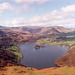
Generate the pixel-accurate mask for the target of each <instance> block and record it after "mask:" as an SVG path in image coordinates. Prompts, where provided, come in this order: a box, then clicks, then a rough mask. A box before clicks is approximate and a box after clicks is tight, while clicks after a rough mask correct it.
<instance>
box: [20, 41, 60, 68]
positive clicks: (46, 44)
mask: <svg viewBox="0 0 75 75" xmlns="http://www.w3.org/2000/svg"><path fill="white" fill-rule="evenodd" d="M32 43H34V44H36V42H31V43H24V44H32ZM20 45H21V44H20ZM46 45H50V44H46ZM51 46H55V45H51ZM56 46H60V45H56ZM20 51H21V50H20ZM23 57H24V55H23V56H22V58H23ZM22 58H21V59H22ZM20 61H21V60H20ZM55 65H56V64H55ZM56 66H57V65H56ZM57 67H59V66H57Z"/></svg>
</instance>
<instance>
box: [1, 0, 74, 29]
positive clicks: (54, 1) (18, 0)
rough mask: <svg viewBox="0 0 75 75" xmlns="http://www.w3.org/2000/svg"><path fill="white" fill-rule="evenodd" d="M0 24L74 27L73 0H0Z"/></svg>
mask: <svg viewBox="0 0 75 75" xmlns="http://www.w3.org/2000/svg"><path fill="white" fill-rule="evenodd" d="M0 25H1V26H10V27H16V26H64V27H67V28H75V0H0Z"/></svg>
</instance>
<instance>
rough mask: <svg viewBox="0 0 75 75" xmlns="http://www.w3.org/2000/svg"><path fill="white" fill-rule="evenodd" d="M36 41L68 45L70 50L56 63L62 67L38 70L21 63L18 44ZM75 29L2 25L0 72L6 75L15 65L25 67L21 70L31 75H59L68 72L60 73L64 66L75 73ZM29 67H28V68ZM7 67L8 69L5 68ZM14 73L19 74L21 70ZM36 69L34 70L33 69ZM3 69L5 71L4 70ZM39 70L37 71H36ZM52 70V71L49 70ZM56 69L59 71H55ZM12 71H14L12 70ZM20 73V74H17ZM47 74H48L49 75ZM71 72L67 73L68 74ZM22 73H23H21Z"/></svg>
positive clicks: (0, 33)
mask: <svg viewBox="0 0 75 75" xmlns="http://www.w3.org/2000/svg"><path fill="white" fill-rule="evenodd" d="M34 42H35V43H36V44H48V45H55V46H56V45H60V46H68V51H67V52H66V53H65V54H64V55H63V56H61V57H59V58H58V59H57V60H56V62H55V64H56V65H57V66H60V68H57V67H56V68H50V69H45V70H37V69H34V68H29V69H28V67H26V65H22V64H20V63H19V61H20V60H21V58H22V57H23V55H22V54H20V53H19V52H20V48H19V47H18V45H21V44H29V43H34ZM74 57H75V29H71V30H70V29H67V28H64V27H60V26H53V27H36V26H32V27H31V26H28V27H27V26H26V27H25V26H24V27H3V26H1V27H0V68H1V70H0V73H1V74H4V75H9V74H11V73H9V74H5V72H6V71H7V69H6V68H8V70H9V69H10V68H11V70H12V69H13V67H14V66H15V67H16V68H17V69H18V67H19V66H20V67H19V68H21V67H23V68H24V69H22V70H21V73H22V75H23V74H25V73H26V74H28V75H29V74H30V75H35V74H36V75H40V74H42V75H45V74H44V73H47V74H48V75H50V74H52V75H54V74H57V75H61V74H62V75H66V73H67V72H64V71H63V72H64V73H63V72H62V73H60V70H61V69H63V68H65V69H66V68H67V70H70V69H71V70H72V73H71V74H72V75H74V74H73V73H74V72H73V71H75V62H74V61H75V58H74ZM26 68H27V69H26ZM4 69H6V70H4ZM17 69H16V74H13V75H19V72H17ZM33 69H34V70H33ZM2 70H3V71H2ZM36 70H37V71H36ZM48 70H51V72H48ZM54 71H58V72H57V73H54ZM12 72H14V71H13V70H12ZM17 73H18V74H17ZM47 74H46V75H47ZM68 74H69V73H67V75H68ZM11 75H12V74H11ZM20 75H21V74H20Z"/></svg>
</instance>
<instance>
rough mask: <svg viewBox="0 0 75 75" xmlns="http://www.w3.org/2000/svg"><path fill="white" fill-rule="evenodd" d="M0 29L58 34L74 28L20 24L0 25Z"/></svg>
mask: <svg viewBox="0 0 75 75" xmlns="http://www.w3.org/2000/svg"><path fill="white" fill-rule="evenodd" d="M0 30H11V31H16V32H27V33H28V34H29V33H31V34H59V33H68V32H73V31H75V29H73V30H70V29H67V28H64V27H61V26H51V27H40V26H22V27H5V26H0Z"/></svg>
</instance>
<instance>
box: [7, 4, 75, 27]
mask: <svg viewBox="0 0 75 75" xmlns="http://www.w3.org/2000/svg"><path fill="white" fill-rule="evenodd" d="M74 8H75V5H69V6H66V7H62V8H61V9H60V10H59V11H58V10H54V11H52V12H50V13H47V14H45V15H43V16H38V15H37V16H34V17H32V18H30V19H29V20H26V19H24V18H23V19H21V20H20V19H15V20H14V21H9V22H7V23H6V24H7V25H9V24H10V25H13V26H26V25H31V26H54V25H55V26H65V27H74V26H75V10H74Z"/></svg>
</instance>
